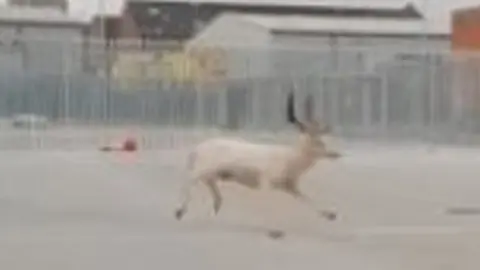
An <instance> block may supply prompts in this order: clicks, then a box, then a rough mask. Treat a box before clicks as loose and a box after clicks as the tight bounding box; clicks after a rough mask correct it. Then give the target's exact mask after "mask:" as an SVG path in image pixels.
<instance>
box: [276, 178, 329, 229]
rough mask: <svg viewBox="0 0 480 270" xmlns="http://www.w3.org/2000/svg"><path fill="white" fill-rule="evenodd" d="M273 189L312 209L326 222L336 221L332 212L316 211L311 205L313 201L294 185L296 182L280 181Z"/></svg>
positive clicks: (313, 205)
mask: <svg viewBox="0 0 480 270" xmlns="http://www.w3.org/2000/svg"><path fill="white" fill-rule="evenodd" d="M275 188H277V189H279V190H281V191H283V192H285V193H287V194H289V195H290V196H292V197H293V198H295V199H296V200H298V201H300V202H301V203H303V204H305V205H307V206H308V207H309V208H311V209H314V210H315V211H316V212H317V213H318V214H319V215H321V216H322V217H324V218H326V219H328V220H335V219H337V213H336V212H334V211H330V210H323V209H321V210H318V209H317V208H316V207H315V204H314V203H313V201H312V200H311V199H310V198H309V197H308V196H306V195H305V194H303V193H302V192H301V191H300V190H299V189H298V187H297V185H296V182H294V181H291V180H287V181H282V182H281V183H278V184H277V185H276V186H275Z"/></svg>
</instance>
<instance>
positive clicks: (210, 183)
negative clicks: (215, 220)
mask: <svg viewBox="0 0 480 270" xmlns="http://www.w3.org/2000/svg"><path fill="white" fill-rule="evenodd" d="M216 180H217V179H216V178H207V179H205V180H203V181H202V182H203V183H204V184H205V185H206V187H207V188H208V191H209V192H210V195H211V196H212V200H213V212H214V214H215V215H217V214H218V212H220V208H221V207H222V203H223V198H222V194H221V193H220V189H219V188H218V186H217V183H216Z"/></svg>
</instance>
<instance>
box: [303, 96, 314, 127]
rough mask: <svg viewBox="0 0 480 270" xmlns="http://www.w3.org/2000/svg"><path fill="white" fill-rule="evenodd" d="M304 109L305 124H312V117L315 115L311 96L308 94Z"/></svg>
mask: <svg viewBox="0 0 480 270" xmlns="http://www.w3.org/2000/svg"><path fill="white" fill-rule="evenodd" d="M304 109H305V121H306V122H307V123H313V121H314V117H313V116H314V114H315V101H314V100H313V97H312V95H311V94H308V95H307V96H306V98H305V103H304Z"/></svg>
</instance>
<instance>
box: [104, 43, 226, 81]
mask: <svg viewBox="0 0 480 270" xmlns="http://www.w3.org/2000/svg"><path fill="white" fill-rule="evenodd" d="M226 71H227V67H226V54H225V53H224V52H223V51H222V50H220V49H213V48H199V49H194V50H189V51H188V52H183V51H172V52H164V53H162V54H160V53H159V54H156V53H154V52H121V53H119V54H118V55H117V58H116V61H115V64H114V65H113V76H114V77H115V78H116V79H117V80H119V81H120V82H125V83H128V82H131V81H135V80H148V79H153V80H167V81H170V82H176V83H183V82H192V83H202V82H211V81H216V80H220V79H223V78H225V76H226Z"/></svg>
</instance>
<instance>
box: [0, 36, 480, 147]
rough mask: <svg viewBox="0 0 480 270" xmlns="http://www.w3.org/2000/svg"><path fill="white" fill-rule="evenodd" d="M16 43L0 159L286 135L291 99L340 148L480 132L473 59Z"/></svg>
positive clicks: (4, 77) (7, 65)
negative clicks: (109, 140)
mask: <svg viewBox="0 0 480 270" xmlns="http://www.w3.org/2000/svg"><path fill="white" fill-rule="evenodd" d="M23 42H24V44H27V45H25V46H24V47H23V48H24V49H23V50H21V51H14V52H8V51H7V50H3V51H2V52H0V55H1V56H2V57H1V58H0V62H3V63H1V64H0V68H1V69H2V70H1V72H0V74H1V75H0V117H2V118H3V119H4V120H5V121H4V124H3V125H2V127H3V129H2V130H3V135H4V136H3V138H2V139H1V141H2V143H1V146H2V147H15V148H18V147H20V146H19V145H27V147H31V146H32V145H34V146H35V147H42V146H45V145H46V144H48V139H49V138H52V137H58V136H59V134H60V133H61V130H70V133H68V132H67V133H65V134H66V135H64V140H66V141H69V143H71V144H75V143H78V144H79V145H83V144H82V143H81V140H82V139H80V138H77V137H76V136H78V135H79V134H83V133H88V131H89V130H90V131H92V133H91V134H90V133H89V134H90V135H89V136H90V137H89V139H90V142H91V141H92V140H93V141H95V142H97V140H98V139H101V138H103V137H102V136H105V132H107V131H108V130H116V131H118V132H120V133H122V132H127V131H128V132H130V131H132V130H135V131H134V132H136V133H141V134H142V136H143V137H144V138H147V140H148V138H150V139H152V138H155V137H156V136H160V135H158V134H159V133H155V132H153V131H152V130H169V131H168V132H167V133H162V134H169V135H168V136H173V137H175V136H176V135H175V134H177V133H175V134H174V133H172V132H173V131H174V130H175V131H179V130H197V131H198V130H209V129H211V128H213V129H221V130H235V131H248V130H250V131H252V133H255V132H267V133H268V132H273V131H274V132H278V131H281V130H287V129H289V128H290V127H289V125H288V124H287V123H286V121H285V100H286V94H287V93H288V92H289V91H291V90H292V89H293V90H294V91H295V92H296V93H297V96H298V98H297V102H298V104H297V107H298V109H299V110H298V111H299V112H300V113H301V110H300V109H301V105H302V104H301V103H302V101H303V99H304V98H305V97H307V94H309V95H310V96H311V97H312V98H314V100H315V104H316V115H317V117H319V118H321V119H322V120H323V121H325V122H328V123H329V124H330V125H331V126H332V127H333V129H334V132H335V134H336V135H338V136H341V137H347V138H351V139H354V138H371V139H373V140H377V139H381V138H383V139H391V140H402V139H408V140H427V141H434V142H438V143H466V142H472V141H475V138H476V137H477V133H478V132H480V115H479V109H478V108H479V105H480V103H479V101H480V100H479V98H480V76H479V74H480V73H479V71H480V60H478V57H477V56H476V55H474V54H465V53H463V54H458V53H452V52H448V53H446V52H442V53H438V52H436V53H428V54H427V53H415V52H411V51H402V50H399V49H398V48H397V49H395V51H391V52H389V54H388V55H390V57H386V58H379V57H370V56H372V55H375V53H374V52H372V51H371V50H369V49H365V48H349V49H342V50H341V51H340V50H335V52H334V53H333V54H332V51H331V50H327V49H324V48H318V49H315V50H312V49H309V50H305V49H294V48H288V49H287V48H275V47H262V48H251V47H250V48H241V47H235V48H227V47H223V48H207V47H203V48H184V47H182V46H181V45H180V44H173V43H168V44H167V43H152V42H150V43H144V42H141V41H117V42H115V43H108V44H104V43H102V42H100V41H89V42H85V41H82V42H78V41H61V42H60V41H53V40H43V41H39V40H35V41H31V40H24V41H23ZM52 44H55V45H56V46H52ZM28 48H32V49H28ZM33 48H35V49H33ZM41 48H43V49H41ZM384 50H388V48H384ZM9 56H10V58H9ZM14 56H15V57H14ZM7 60H8V61H7ZM253 60H255V61H256V62H252V61H253ZM17 62H18V63H17ZM340 62H341V63H342V64H341V65H338V64H337V65H335V64H332V63H340ZM232 71H235V72H232ZM25 114H27V115H36V116H42V117H45V118H46V119H48V122H49V124H48V126H47V127H46V128H39V127H37V126H30V127H29V128H24V129H19V128H18V127H19V125H17V128H14V125H12V119H14V118H15V116H18V115H25ZM93 131H95V132H100V133H95V132H93ZM101 131H103V132H104V133H102V132H101ZM162 132H163V131H162ZM107 133H108V132H107ZM172 134H173V135H172ZM39 138H40V139H39ZM25 140H28V142H29V143H28V144H25ZM39 140H40V141H41V142H39ZM14 141H18V142H17V143H14ZM51 145H52V146H53V145H54V144H53V143H51Z"/></svg>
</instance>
